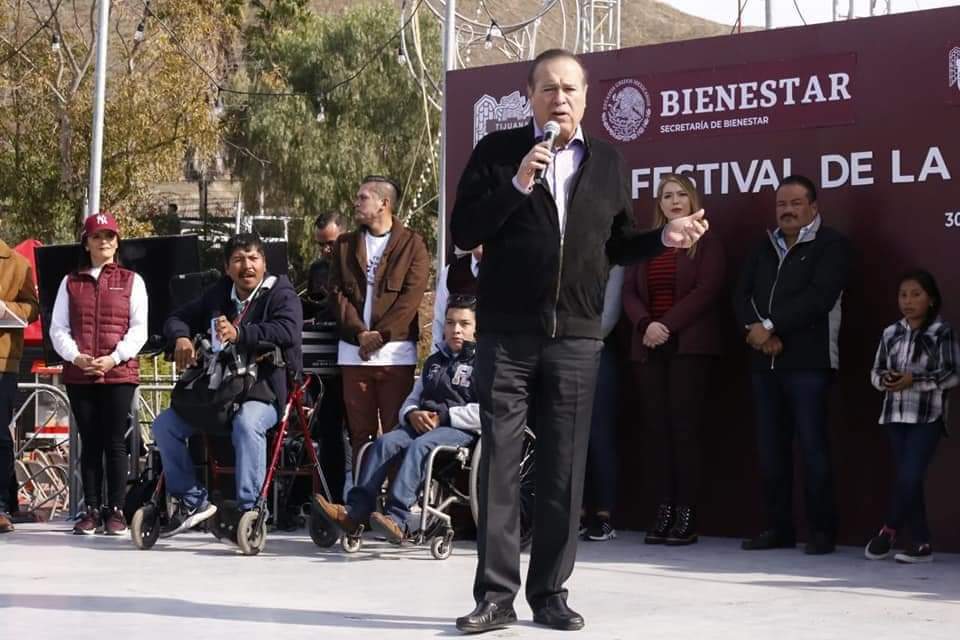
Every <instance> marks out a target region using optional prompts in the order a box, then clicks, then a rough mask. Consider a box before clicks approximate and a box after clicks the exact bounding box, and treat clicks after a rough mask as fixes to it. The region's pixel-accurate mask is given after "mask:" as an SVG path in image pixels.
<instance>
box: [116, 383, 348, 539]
mask: <svg viewBox="0 0 960 640" xmlns="http://www.w3.org/2000/svg"><path fill="white" fill-rule="evenodd" d="M288 385H289V389H290V391H289V393H288V396H287V401H286V404H285V405H284V407H283V411H282V413H281V417H280V421H279V422H278V423H277V425H276V426H275V427H273V428H272V429H271V430H270V431H268V432H267V455H268V464H267V473H266V475H265V477H264V481H263V484H262V485H261V487H260V492H259V494H258V496H257V499H256V502H255V504H254V506H253V508H252V509H250V510H248V511H245V512H240V511H239V509H238V508H237V505H236V502H234V501H231V500H226V501H220V502H219V503H218V502H217V500H216V499H212V501H213V502H214V503H215V504H217V507H218V508H217V513H216V514H215V515H214V516H213V517H212V518H211V519H210V520H208V521H207V522H208V524H207V529H208V530H209V531H210V533H212V534H213V535H214V537H216V538H217V539H218V540H223V541H228V542H233V543H235V544H236V545H237V547H239V549H240V551H241V552H242V553H243V555H248V556H252V555H257V554H259V553H260V552H261V551H263V549H264V548H265V546H266V538H267V525H268V520H269V518H270V510H269V509H268V504H269V501H270V492H271V489H273V493H274V496H273V497H274V500H273V502H274V505H273V506H274V512H275V514H279V513H280V512H281V511H282V510H283V509H284V508H285V507H286V505H282V506H281V504H280V502H281V501H280V484H281V483H282V482H283V481H284V480H287V481H290V482H292V480H293V479H295V478H297V477H303V476H309V477H311V478H312V485H313V491H314V492H318V491H321V490H322V491H323V492H324V494H325V495H326V496H327V497H328V498H331V499H332V496H331V492H330V488H329V485H328V483H327V480H326V477H325V475H324V472H323V469H322V468H321V465H320V460H319V456H318V453H317V447H316V446H315V444H314V439H313V436H312V433H314V419H315V416H316V413H315V409H316V408H317V407H318V406H319V405H320V403H321V402H322V400H323V397H324V383H323V380H322V378H321V377H320V376H318V375H315V374H306V375H305V376H304V377H303V378H302V379H300V380H295V379H293V378H292V377H291V378H290V379H289V380H288ZM292 422H296V423H297V425H296V426H299V431H300V433H296V428H295V425H293V424H292ZM209 438H210V436H208V435H206V434H204V435H203V440H204V450H205V452H206V455H205V458H206V468H207V472H208V473H207V474H206V475H207V476H208V483H207V486H209V487H211V488H214V487H215V486H216V485H217V481H218V479H219V478H220V477H221V476H223V475H232V474H234V473H235V471H236V470H235V468H234V467H232V466H228V465H223V464H220V462H219V461H218V460H217V459H216V457H215V456H214V455H212V454H211V451H212V448H211V446H210V443H209ZM304 458H305V459H304ZM151 459H155V460H158V459H159V455H157V452H156V451H155V450H154V451H153V452H152V453H151ZM285 462H286V463H287V464H284V463H285ZM158 466H159V465H157V464H151V467H152V468H153V469H154V470H156V469H157V468H158ZM152 475H153V478H149V477H148V478H147V479H146V482H148V483H150V484H146V486H147V487H151V486H152V490H151V491H150V493H149V498H148V499H147V501H146V503H145V504H143V505H142V506H140V507H139V508H138V509H136V511H135V512H134V513H133V515H132V517H131V518H130V520H129V522H130V534H131V539H132V540H133V543H134V545H135V546H136V547H137V548H138V549H143V550H147V549H150V548H152V547H153V546H154V544H156V542H157V539H158V538H159V536H160V531H161V529H162V528H163V527H164V526H165V525H166V524H167V521H168V511H167V499H166V496H165V490H164V478H163V474H162V472H160V473H159V474H157V473H155V472H154V473H153V474H152ZM154 482H155V484H153V483H154ZM211 495H212V496H215V495H216V492H215V491H214V492H212V493H211ZM287 495H289V492H287ZM311 537H312V538H313V540H314V542H315V543H316V544H318V545H321V546H323V545H326V546H332V545H333V544H335V543H336V540H337V538H336V536H333V537H332V538H331V536H330V535H329V534H324V533H322V532H317V533H316V534H315V535H314V534H312V535H311Z"/></svg>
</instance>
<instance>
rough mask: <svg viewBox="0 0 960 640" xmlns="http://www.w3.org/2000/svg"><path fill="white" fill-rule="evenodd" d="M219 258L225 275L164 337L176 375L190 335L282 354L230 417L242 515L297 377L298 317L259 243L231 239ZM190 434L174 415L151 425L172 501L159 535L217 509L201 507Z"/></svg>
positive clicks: (187, 354) (190, 356)
mask: <svg viewBox="0 0 960 640" xmlns="http://www.w3.org/2000/svg"><path fill="white" fill-rule="evenodd" d="M223 257H224V271H226V276H225V277H224V278H221V279H220V280H219V281H218V282H217V283H215V284H214V285H212V286H211V287H210V288H208V289H207V290H206V291H204V292H203V293H202V294H201V295H200V298H198V299H197V300H194V301H192V302H189V303H187V304H186V305H184V306H183V307H181V308H179V309H177V310H176V311H174V312H173V313H172V314H171V315H170V317H169V318H167V321H166V323H165V324H164V327H163V333H164V337H165V338H166V339H167V341H168V343H169V344H170V345H171V346H172V347H173V349H174V360H175V361H176V363H177V367H178V368H181V369H182V368H185V367H187V366H190V365H191V364H194V363H195V360H196V354H195V352H194V347H193V342H192V340H191V336H194V335H196V334H201V333H207V332H209V333H210V336H211V340H212V341H213V343H214V345H216V344H217V343H218V342H219V343H222V344H227V343H233V344H235V345H237V347H241V348H244V349H246V350H247V352H250V351H253V350H255V349H256V348H257V345H258V344H259V343H261V342H269V343H272V344H274V345H276V346H278V347H280V349H282V351H283V357H284V360H285V361H286V368H284V367H277V366H273V365H272V364H270V363H269V362H262V363H260V365H259V370H258V375H257V377H258V380H257V383H256V384H255V385H254V387H253V389H252V390H251V391H250V393H249V394H248V398H247V400H246V401H245V402H244V403H243V404H242V405H241V406H240V409H239V410H238V411H237V413H236V414H235V415H234V417H233V422H232V427H233V428H232V430H231V438H232V441H233V448H234V453H235V455H236V489H237V505H238V507H239V508H240V510H248V509H250V508H252V507H253V505H254V503H255V502H256V499H257V496H258V495H259V493H260V487H261V486H262V485H263V479H264V477H265V476H266V465H267V441H266V433H267V430H268V429H270V428H271V427H272V426H273V425H275V424H276V423H277V419H278V416H279V415H280V412H281V410H282V407H283V405H284V404H285V403H286V401H287V372H288V370H291V371H293V372H294V373H296V370H297V369H299V368H300V366H301V362H302V357H301V353H300V351H301V350H300V345H301V335H302V334H301V332H302V328H303V310H302V308H301V304H300V299H299V298H298V297H297V292H296V291H295V290H294V289H293V286H292V285H291V284H290V281H289V280H288V279H287V277H286V276H274V275H268V274H267V273H266V267H267V264H266V257H265V255H264V251H263V243H262V242H261V240H260V238H258V237H257V236H255V235H253V234H240V235H237V236H234V237H233V238H231V239H230V240H229V241H228V242H227V243H226V245H225V247H224V252H223ZM253 398H255V399H253ZM195 431H196V426H195V425H191V424H189V423H188V422H187V421H186V420H185V419H184V418H183V417H181V416H180V415H178V414H177V412H176V411H174V410H173V409H167V410H166V411H164V412H163V413H161V414H160V415H159V416H157V419H156V420H154V422H153V435H154V437H155V438H156V440H157V446H158V447H159V448H160V457H161V459H162V461H163V471H164V476H165V478H166V483H167V491H168V492H169V493H170V494H171V495H172V496H174V497H175V498H178V508H177V511H176V512H175V513H174V514H173V516H172V517H171V522H170V526H169V527H168V528H167V529H166V531H164V532H163V533H162V534H161V535H162V536H172V535H174V534H177V533H180V532H181V531H185V530H187V529H190V528H192V527H195V526H197V525H198V524H200V523H201V522H203V521H204V520H206V519H207V518H209V517H210V516H212V515H213V514H214V513H216V510H217V508H216V507H215V506H214V505H212V504H210V503H209V502H208V501H207V490H206V489H205V488H204V487H202V486H200V485H199V484H198V482H197V479H196V473H195V471H194V466H193V461H192V460H191V459H190V452H189V450H188V449H187V439H188V438H189V437H190V436H191V435H193V434H194V433H195Z"/></svg>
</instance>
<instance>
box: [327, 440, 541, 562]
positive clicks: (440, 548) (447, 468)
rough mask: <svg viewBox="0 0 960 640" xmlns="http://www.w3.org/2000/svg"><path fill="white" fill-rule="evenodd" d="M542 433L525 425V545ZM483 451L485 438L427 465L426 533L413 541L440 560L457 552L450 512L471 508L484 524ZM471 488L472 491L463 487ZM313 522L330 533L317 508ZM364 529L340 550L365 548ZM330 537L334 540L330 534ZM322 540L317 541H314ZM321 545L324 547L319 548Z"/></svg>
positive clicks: (448, 449)
mask: <svg viewBox="0 0 960 640" xmlns="http://www.w3.org/2000/svg"><path fill="white" fill-rule="evenodd" d="M536 441H537V438H536V435H534V433H533V431H532V430H531V429H530V428H529V427H524V439H523V445H522V446H523V453H522V456H521V461H520V545H521V548H522V549H526V548H528V547H529V546H530V543H531V541H532V540H533V516H534V510H535V507H536V484H535V483H536V479H535V475H536V474H535V465H536ZM372 444H373V442H372V441H370V442H367V443H365V444H364V445H363V446H362V447H361V448H360V450H359V451H358V453H357V459H356V460H355V461H354V465H353V471H354V480H355V481H356V479H357V478H358V477H359V475H360V465H362V464H363V457H364V454H365V453H366V451H367V449H368V448H369V447H370V446H371V445H372ZM481 451H482V447H481V443H480V438H479V436H478V437H476V438H475V439H474V441H473V443H471V444H470V445H467V446H461V447H453V446H443V445H442V446H438V447H435V448H434V449H433V450H432V451H431V452H430V454H429V456H428V457H427V460H426V463H425V469H426V472H425V474H424V481H423V487H422V488H421V490H420V495H419V501H418V504H417V507H418V508H419V510H420V529H419V531H417V532H416V534H414V536H413V538H412V540H411V543H412V544H415V545H417V546H421V545H426V544H429V547H430V554H431V555H432V556H433V557H434V558H436V559H437V560H446V559H447V558H449V557H450V555H451V554H452V553H453V536H454V529H453V520H452V517H451V515H450V511H451V510H452V508H453V507H455V506H464V507H466V506H469V507H470V512H471V515H472V516H473V521H474V523H478V522H479V491H478V485H479V481H480V455H481ZM464 482H465V484H466V490H465V491H464V490H462V489H461V487H462V486H463V485H464ZM384 496H385V492H383V491H382V492H381V496H380V497H381V499H380V500H378V504H381V506H382V501H383V500H382V499H383V497H384ZM312 509H313V512H312V513H311V518H310V531H311V537H313V536H314V535H315V533H314V532H317V533H318V534H319V533H320V532H324V531H325V524H324V520H323V518H322V517H321V516H320V515H319V513H317V512H316V507H312ZM364 529H365V527H364V525H362V524H361V525H360V527H359V528H358V529H357V530H356V531H352V532H350V533H348V534H345V535H343V536H342V537H341V538H340V546H341V548H342V549H343V551H344V552H346V553H356V552H357V551H359V550H360V548H361V547H362V544H363V541H362V540H363V532H364ZM326 535H327V537H326V538H325V539H324V540H325V541H326V540H329V537H330V534H329V533H328V534H326ZM314 542H316V539H314ZM318 546H323V545H319V543H318Z"/></svg>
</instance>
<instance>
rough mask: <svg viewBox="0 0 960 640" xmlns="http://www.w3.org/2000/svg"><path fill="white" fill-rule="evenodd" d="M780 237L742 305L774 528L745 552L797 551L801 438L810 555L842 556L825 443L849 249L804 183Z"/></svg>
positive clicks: (784, 192)
mask: <svg viewBox="0 0 960 640" xmlns="http://www.w3.org/2000/svg"><path fill="white" fill-rule="evenodd" d="M776 208H777V229H775V230H774V231H773V232H768V238H766V239H764V240H763V242H761V243H760V245H759V246H758V247H757V248H756V249H755V250H754V251H753V252H752V253H751V254H750V256H749V257H748V258H747V261H746V263H745V264H744V266H743V270H742V272H741V274H740V280H739V283H738V284H737V289H736V293H735V297H734V307H735V311H736V314H737V319H738V321H739V323H740V325H741V326H742V327H743V329H744V332H745V334H746V342H747V344H749V345H750V346H751V347H752V348H753V352H752V353H751V355H750V361H751V369H752V371H753V374H752V379H753V393H754V402H755V403H756V408H757V431H758V436H759V450H760V468H761V471H762V474H763V483H764V499H765V502H766V510H767V518H768V528H767V530H766V531H764V532H763V533H761V534H760V535H759V536H757V537H756V538H753V539H750V540H745V541H744V543H743V548H744V549H747V550H756V549H775V548H779V547H793V546H794V545H795V544H796V536H795V532H794V526H793V433H794V430H796V432H797V434H798V435H799V438H800V448H801V450H802V452H803V465H804V481H805V484H806V491H805V494H806V507H807V520H808V521H809V523H810V535H809V538H808V541H807V545H806V549H805V551H806V553H808V554H823V553H830V552H832V551H833V550H834V544H835V538H836V533H837V516H836V507H835V504H834V492H833V473H832V470H831V467H830V456H829V450H828V437H827V392H828V389H829V386H830V381H831V379H832V377H833V371H834V370H836V369H837V368H838V367H839V351H838V349H837V335H838V333H839V330H840V299H841V296H842V293H843V289H844V287H845V286H846V283H847V276H848V272H849V264H850V253H851V252H850V246H849V243H848V242H847V240H846V238H844V236H842V235H841V234H839V233H838V232H836V231H834V230H833V229H831V228H829V227H827V226H825V225H824V224H823V221H822V218H821V217H820V214H819V211H818V206H817V190H816V187H815V186H814V184H813V183H812V182H811V181H810V180H809V179H808V178H805V177H803V176H790V177H788V178H785V179H784V181H783V183H782V184H781V185H780V188H779V189H777V205H776Z"/></svg>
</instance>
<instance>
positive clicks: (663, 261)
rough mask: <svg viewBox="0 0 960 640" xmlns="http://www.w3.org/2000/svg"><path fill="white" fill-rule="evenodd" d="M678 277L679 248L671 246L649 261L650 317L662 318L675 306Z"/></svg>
mask: <svg viewBox="0 0 960 640" xmlns="http://www.w3.org/2000/svg"><path fill="white" fill-rule="evenodd" d="M676 279H677V249H675V248H670V249H667V250H666V251H664V252H663V253H661V254H660V255H658V256H657V257H656V258H653V259H652V260H650V261H649V262H648V263H647V291H648V292H649V293H650V317H651V318H653V319H654V320H659V319H660V318H662V317H663V316H664V315H665V314H666V313H667V311H670V309H671V308H672V307H673V303H674V299H673V296H674V292H675V291H676V288H677V287H676Z"/></svg>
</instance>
